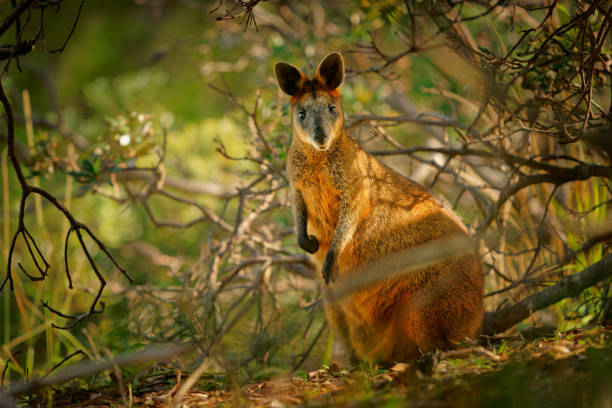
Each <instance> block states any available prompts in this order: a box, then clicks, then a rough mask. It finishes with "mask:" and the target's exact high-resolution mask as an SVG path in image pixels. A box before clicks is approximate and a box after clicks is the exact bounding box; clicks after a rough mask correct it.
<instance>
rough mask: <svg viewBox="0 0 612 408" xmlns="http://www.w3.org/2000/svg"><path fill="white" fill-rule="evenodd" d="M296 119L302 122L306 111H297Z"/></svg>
mask: <svg viewBox="0 0 612 408" xmlns="http://www.w3.org/2000/svg"><path fill="white" fill-rule="evenodd" d="M298 118H299V119H300V120H304V119H306V111H303V110H301V111H299V112H298Z"/></svg>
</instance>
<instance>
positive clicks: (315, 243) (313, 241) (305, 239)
mask: <svg viewBox="0 0 612 408" xmlns="http://www.w3.org/2000/svg"><path fill="white" fill-rule="evenodd" d="M298 245H299V246H300V248H302V249H303V250H304V251H306V252H308V253H309V254H314V253H315V252H317V251H318V250H319V240H318V239H317V237H315V236H314V235H308V236H306V235H298Z"/></svg>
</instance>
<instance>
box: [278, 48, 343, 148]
mask: <svg viewBox="0 0 612 408" xmlns="http://www.w3.org/2000/svg"><path fill="white" fill-rule="evenodd" d="M274 70H275V72H276V80H277V81H278V86H279V87H280V89H282V90H283V92H285V93H286V94H287V95H290V96H291V97H292V98H291V116H292V122H293V137H298V138H300V139H301V140H302V141H303V142H306V143H309V144H311V145H312V146H313V147H314V148H315V149H317V150H319V151H324V150H328V149H329V147H330V146H331V145H332V143H333V142H334V140H335V139H336V137H337V136H338V135H340V134H341V132H342V128H343V125H344V117H343V114H342V106H341V105H340V92H339V91H338V88H339V87H340V85H341V84H342V80H343V79H344V61H343V60H342V56H341V55H340V54H338V53H337V52H332V53H331V54H329V55H328V56H327V57H325V58H323V61H321V63H320V64H319V67H318V68H317V72H316V73H315V75H314V77H312V78H308V77H307V76H306V75H304V74H303V73H302V71H300V70H299V69H298V68H296V67H295V66H293V65H291V64H288V63H286V62H279V63H278V64H276V67H275V68H274Z"/></svg>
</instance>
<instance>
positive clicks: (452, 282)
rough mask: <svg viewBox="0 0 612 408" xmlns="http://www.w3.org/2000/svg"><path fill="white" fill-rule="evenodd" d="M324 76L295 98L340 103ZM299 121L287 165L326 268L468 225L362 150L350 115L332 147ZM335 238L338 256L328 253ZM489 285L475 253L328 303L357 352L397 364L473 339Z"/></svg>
mask: <svg viewBox="0 0 612 408" xmlns="http://www.w3.org/2000/svg"><path fill="white" fill-rule="evenodd" d="M336 58H337V57H336ZM322 64H323V63H322ZM320 69H321V68H319V70H320ZM342 69H343V66H342ZM319 70H318V71H319ZM278 75H279V73H278V71H277V76H278ZM311 81H314V86H313V83H312V82H311ZM322 81H324V78H323V80H322V79H321V78H320V74H319V72H317V75H316V76H315V79H312V80H311V79H308V78H305V77H304V78H302V79H301V86H300V87H299V91H297V93H296V94H295V95H292V96H293V99H292V101H291V104H292V107H295V106H296V104H298V103H300V102H302V103H304V102H306V101H307V100H308V99H309V98H314V99H317V98H318V97H319V96H320V95H321V94H323V95H324V96H325V97H326V98H329V99H331V100H334V101H336V103H337V104H338V105H340V96H339V93H338V91H337V89H329V87H327V86H326V85H325V83H324V82H323V83H321V82H322ZM279 83H280V80H279ZM294 122H295V119H294ZM293 130H294V138H293V141H292V143H291V147H290V149H289V155H288V161H287V170H288V173H289V178H290V182H291V186H292V191H293V195H294V200H297V199H299V197H300V196H301V198H302V199H303V204H304V205H305V217H306V220H307V224H306V225H307V226H306V228H304V231H302V232H301V233H302V234H306V230H307V231H308V234H310V236H311V239H313V240H314V239H316V240H317V241H318V250H316V249H315V250H316V253H314V259H315V261H316V263H317V265H318V266H319V268H323V272H324V274H325V273H326V267H327V266H326V258H327V257H330V259H333V265H334V266H333V270H332V272H329V271H328V272H329V273H333V274H334V275H337V277H338V279H350V274H351V272H352V271H353V270H354V268H355V267H358V266H361V265H364V264H366V263H368V262H369V261H371V260H374V259H377V258H382V257H384V256H386V255H389V254H391V253H393V252H395V251H399V250H402V249H405V248H409V247H414V246H418V245H421V244H423V243H426V242H428V241H431V240H436V239H442V238H444V237H447V236H449V235H453V234H457V233H459V234H467V232H466V229H465V227H464V226H463V224H462V223H461V222H460V221H459V219H458V218H457V216H456V215H455V214H454V213H453V212H452V211H451V210H449V209H447V208H445V207H444V206H443V205H442V204H441V203H440V202H439V201H438V200H437V199H436V198H435V197H434V196H433V195H432V194H431V193H430V192H429V191H427V190H426V189H425V188H424V187H422V186H420V185H418V184H417V183H414V182H413V181H411V180H408V179H407V178H405V177H403V176H402V175H400V174H399V173H397V172H395V171H394V170H392V169H391V168H389V167H387V166H385V165H383V164H381V163H380V162H378V161H377V160H376V159H375V158H374V157H372V156H371V155H369V154H367V153H366V152H365V151H364V150H362V149H361V148H360V146H359V144H358V143H357V142H356V141H355V140H354V139H353V138H351V137H350V136H349V135H348V134H347V133H346V131H345V130H344V127H343V120H337V122H336V123H335V124H334V126H333V134H332V135H330V137H331V140H332V142H331V144H330V146H329V148H328V149H327V150H324V151H319V150H317V149H315V148H313V146H312V145H311V143H308V142H307V135H304V134H303V133H304V130H303V129H300V128H299V126H296V124H295V123H294V126H293ZM295 207H296V208H300V205H299V203H296V204H295ZM296 217H297V218H296V220H299V217H300V214H297V215H296ZM347 220H348V221H347ZM299 230H300V228H299V225H298V234H300V231H299ZM308 234H306V236H308ZM332 247H335V250H334V251H331V252H332V255H333V256H332V255H328V251H330V248H332ZM310 252H312V251H310ZM334 275H332V281H333V279H334V278H335V277H336V276H334ZM482 290H483V282H482V273H481V268H480V263H479V260H478V256H477V255H476V254H471V255H465V256H461V257H455V258H451V259H448V260H445V261H443V262H440V263H437V264H434V265H432V266H430V267H427V268H425V269H422V270H419V271H418V272H416V273H410V274H404V275H400V276H398V277H395V278H392V279H386V280H382V281H380V282H379V283H376V284H374V285H372V286H370V287H368V288H366V289H362V290H359V291H356V292H354V293H352V294H351V295H349V296H348V297H347V298H345V299H344V300H342V301H340V302H337V303H331V302H330V303H326V305H325V312H326V315H327V318H328V320H329V322H330V324H331V325H332V326H333V327H334V328H335V329H336V331H337V332H338V333H339V334H340V336H341V338H342V340H343V341H344V343H345V344H346V346H347V347H348V348H349V350H350V352H351V353H352V354H353V355H355V356H357V357H359V358H360V359H362V360H369V361H376V362H383V363H391V362H393V361H401V360H407V359H414V358H417V357H418V356H419V355H420V353H423V352H426V351H430V350H435V349H442V348H448V347H452V346H453V345H454V344H456V342H461V341H464V340H465V339H466V338H473V337H474V336H475V335H476V331H477V330H478V327H479V326H480V323H481V319H482Z"/></svg>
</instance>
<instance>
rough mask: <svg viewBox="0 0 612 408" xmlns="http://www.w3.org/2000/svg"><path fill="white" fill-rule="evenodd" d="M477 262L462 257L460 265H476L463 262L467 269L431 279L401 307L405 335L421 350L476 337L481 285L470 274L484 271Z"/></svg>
mask: <svg viewBox="0 0 612 408" xmlns="http://www.w3.org/2000/svg"><path fill="white" fill-rule="evenodd" d="M477 262H478V259H477V258H475V257H474V258H472V259H470V257H466V258H464V259H461V260H460V261H458V262H457V264H459V263H462V264H464V263H472V264H473V265H474V267H473V268H471V269H470V268H469V266H467V265H461V266H462V267H463V268H466V269H462V270H461V272H457V275H455V276H449V277H447V276H444V277H443V278H442V279H438V280H436V281H434V282H431V283H430V284H429V285H428V286H426V287H425V288H424V289H423V290H421V291H419V292H417V293H415V294H413V295H411V296H410V298H409V299H408V300H407V301H406V303H405V304H404V305H403V306H402V310H401V313H400V314H401V316H403V324H402V327H403V330H404V335H405V337H406V339H407V340H408V341H409V342H414V343H416V344H417V346H418V348H419V350H420V351H421V352H427V351H433V350H436V349H447V348H449V347H453V346H457V345H459V343H460V342H464V341H466V339H468V338H471V339H473V338H474V337H475V336H476V332H477V330H478V328H479V326H480V323H481V320H482V302H479V300H480V299H482V287H481V285H474V284H473V283H472V282H474V280H470V279H469V274H471V273H473V274H480V273H481V272H480V266H479V265H478V264H477ZM453 266H454V267H457V265H453ZM466 270H467V271H468V272H464V271H466ZM417 357H418V356H417ZM412 358H414V357H412Z"/></svg>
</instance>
